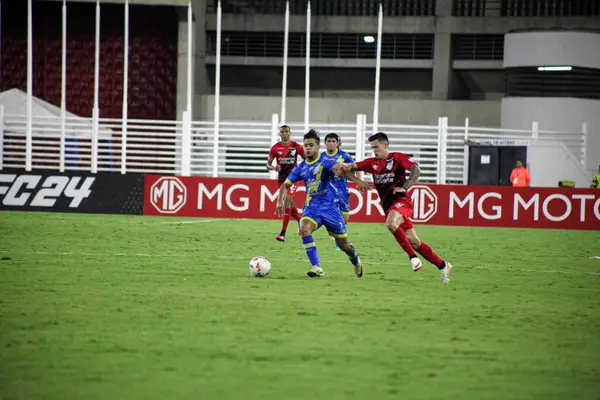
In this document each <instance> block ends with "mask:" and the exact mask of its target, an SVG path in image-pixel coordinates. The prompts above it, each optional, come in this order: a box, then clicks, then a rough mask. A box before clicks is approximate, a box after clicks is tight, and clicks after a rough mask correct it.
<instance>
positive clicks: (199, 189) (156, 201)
mask: <svg viewBox="0 0 600 400" xmlns="http://www.w3.org/2000/svg"><path fill="white" fill-rule="evenodd" d="M277 189H278V185H277V182H276V181H272V180H266V179H229V178H207V177H175V176H160V175H146V177H145V182H144V215H172V216H179V217H210V218H253V219H274V218H277V217H276V216H275V215H274V211H275V203H276V199H277ZM408 195H409V196H411V198H412V199H413V202H414V213H413V218H412V220H413V222H415V223H423V224H431V225H457V226H490V227H519V228H551V229H586V230H600V190H594V189H567V188H512V187H508V186H459V185H421V184H419V185H415V186H413V188H411V190H410V191H409V194H408ZM304 199H305V192H304V187H303V186H301V187H300V188H299V189H298V191H297V192H296V196H295V200H296V205H297V206H298V208H299V209H300V208H301V206H302V204H303V202H304ZM350 208H351V212H350V215H351V221H354V222H383V221H384V220H385V217H384V214H383V210H382V208H381V205H380V203H379V196H378V195H377V192H376V191H375V190H370V191H365V192H364V193H361V192H360V191H359V190H357V189H356V188H354V187H353V185H350ZM299 211H300V210H299Z"/></svg>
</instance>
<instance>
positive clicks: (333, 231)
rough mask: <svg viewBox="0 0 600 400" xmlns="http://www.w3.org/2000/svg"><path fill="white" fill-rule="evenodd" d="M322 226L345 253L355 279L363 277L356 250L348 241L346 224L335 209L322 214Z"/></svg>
mask: <svg viewBox="0 0 600 400" xmlns="http://www.w3.org/2000/svg"><path fill="white" fill-rule="evenodd" d="M323 225H325V228H327V232H329V234H330V235H331V236H332V237H334V238H335V239H336V241H337V243H339V246H340V249H341V250H342V251H343V252H344V253H346V255H347V256H348V258H349V259H350V262H351V263H352V265H353V266H354V273H355V274H356V276H357V277H359V278H361V277H362V276H363V265H362V262H361V261H360V257H359V256H358V253H357V252H356V248H355V247H354V245H353V244H352V243H350V242H349V241H348V233H347V232H346V223H345V222H344V217H342V214H341V213H340V212H339V211H338V209H336V208H332V209H331V210H329V211H328V212H327V213H325V214H324V220H323Z"/></svg>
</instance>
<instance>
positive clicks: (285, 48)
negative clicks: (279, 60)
mask: <svg viewBox="0 0 600 400" xmlns="http://www.w3.org/2000/svg"><path fill="white" fill-rule="evenodd" d="M289 35H290V2H289V1H286V2H285V27H284V33H283V79H282V83H281V123H282V124H285V111H286V96H287V68H288V41H289Z"/></svg>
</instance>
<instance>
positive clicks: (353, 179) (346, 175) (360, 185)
mask: <svg viewBox="0 0 600 400" xmlns="http://www.w3.org/2000/svg"><path fill="white" fill-rule="evenodd" d="M342 176H343V177H344V178H346V179H347V180H349V181H350V182H354V183H356V186H358V188H359V189H362V190H371V189H373V187H372V186H371V184H370V183H368V182H365V181H363V180H362V179H360V178H359V177H358V176H356V175H355V174H354V172H350V171H344V173H343V175H342Z"/></svg>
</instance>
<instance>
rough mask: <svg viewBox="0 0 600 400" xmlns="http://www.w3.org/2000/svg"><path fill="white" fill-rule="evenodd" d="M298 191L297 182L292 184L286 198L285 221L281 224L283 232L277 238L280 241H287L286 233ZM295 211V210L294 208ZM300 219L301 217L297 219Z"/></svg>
mask: <svg viewBox="0 0 600 400" xmlns="http://www.w3.org/2000/svg"><path fill="white" fill-rule="evenodd" d="M295 192H296V184H294V185H292V186H291V187H290V188H289V189H288V191H287V196H286V198H285V202H284V206H285V212H284V214H283V222H282V224H281V232H280V233H279V236H277V237H276V238H275V239H276V240H278V241H280V242H285V233H286V232H287V228H288V225H289V223H290V219H291V218H292V207H293V206H294V193H295ZM294 211H295V210H294ZM295 214H296V215H297V214H298V213H297V212H296V213H295ZM297 221H299V219H297Z"/></svg>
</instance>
